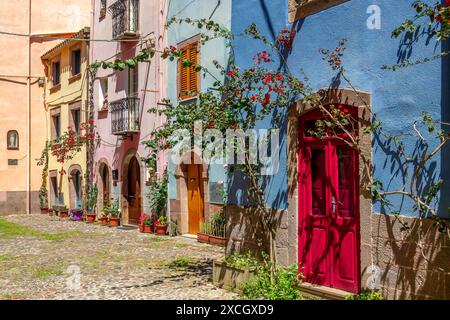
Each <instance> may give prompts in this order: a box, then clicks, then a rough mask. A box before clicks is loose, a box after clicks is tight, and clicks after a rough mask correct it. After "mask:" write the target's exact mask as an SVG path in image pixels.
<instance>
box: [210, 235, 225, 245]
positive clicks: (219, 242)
mask: <svg viewBox="0 0 450 320" xmlns="http://www.w3.org/2000/svg"><path fill="white" fill-rule="evenodd" d="M225 242H226V239H225V238H222V237H215V236H209V243H210V244H214V245H219V246H224V245H225Z"/></svg>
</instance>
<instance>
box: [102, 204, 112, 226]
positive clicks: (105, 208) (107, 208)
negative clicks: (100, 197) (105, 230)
mask: <svg viewBox="0 0 450 320" xmlns="http://www.w3.org/2000/svg"><path fill="white" fill-rule="evenodd" d="M109 211H110V204H109V202H108V203H105V205H104V206H103V209H102V212H101V214H100V222H101V224H102V225H106V223H107V222H108V219H109Z"/></svg>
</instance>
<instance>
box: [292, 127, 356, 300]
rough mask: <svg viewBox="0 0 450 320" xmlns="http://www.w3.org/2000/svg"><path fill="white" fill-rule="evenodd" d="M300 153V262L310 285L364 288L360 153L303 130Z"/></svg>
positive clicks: (344, 288) (352, 290)
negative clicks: (360, 216) (360, 208)
mask: <svg viewBox="0 0 450 320" xmlns="http://www.w3.org/2000/svg"><path fill="white" fill-rule="evenodd" d="M310 122H311V123H312V121H311V120H309V119H308V123H306V124H305V123H302V122H300V123H301V124H300V137H303V138H301V141H300V150H299V153H298V161H299V165H298V179H299V180H298V192H299V194H298V199H299V204H298V210H299V212H298V217H299V221H298V226H299V238H298V239H299V240H298V241H299V246H298V247H299V255H298V257H299V263H300V264H301V267H303V268H302V269H301V272H304V275H305V277H306V279H305V280H306V281H307V282H311V283H314V284H318V285H325V286H330V287H334V288H338V289H342V290H346V291H350V292H355V293H356V292H358V291H359V289H360V284H359V282H360V272H359V242H358V241H359V229H358V228H359V212H358V208H359V202H358V196H359V191H358V190H357V186H358V185H359V182H358V170H359V166H358V162H357V158H358V156H357V153H356V151H354V150H353V149H352V148H350V147H349V146H347V145H345V144H342V141H339V140H338V139H336V140H333V139H318V138H317V139H316V138H314V137H313V136H311V135H308V134H306V133H305V132H303V131H302V130H304V129H305V128H309V126H311V123H310Z"/></svg>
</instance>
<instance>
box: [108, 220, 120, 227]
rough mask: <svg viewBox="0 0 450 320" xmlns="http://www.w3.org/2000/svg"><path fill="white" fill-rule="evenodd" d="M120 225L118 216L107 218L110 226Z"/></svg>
mask: <svg viewBox="0 0 450 320" xmlns="http://www.w3.org/2000/svg"><path fill="white" fill-rule="evenodd" d="M119 225H120V219H119V218H109V226H110V227H117V226H119Z"/></svg>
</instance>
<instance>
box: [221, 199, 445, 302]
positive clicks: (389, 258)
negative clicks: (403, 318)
mask: <svg viewBox="0 0 450 320" xmlns="http://www.w3.org/2000/svg"><path fill="white" fill-rule="evenodd" d="M255 210H256V209H255V208H248V207H239V206H234V205H230V206H227V208H226V214H227V244H226V254H227V255H230V254H233V253H236V252H237V253H239V252H240V253H243V252H248V251H249V252H252V253H259V252H260V251H261V250H265V248H266V245H267V240H266V237H265V235H264V234H263V233H262V232H261V227H260V224H259V223H258V221H257V219H255V217H256V216H255ZM273 214H274V215H277V217H278V221H279V223H278V233H277V237H276V248H277V258H278V262H279V263H280V264H282V265H287V264H291V263H297V259H298V258H297V257H298V244H297V241H298V238H297V230H296V228H297V227H296V226H297V218H296V217H295V216H294V215H291V216H289V212H288V211H287V210H273ZM364 214H367V213H362V214H361V215H364ZM361 221H362V223H364V224H362V225H361V235H362V239H368V240H365V242H361V252H360V258H361V284H362V289H363V290H364V289H368V288H375V289H378V290H381V292H382V293H383V295H384V297H385V298H387V299H450V240H449V239H448V237H447V236H445V235H443V234H440V233H439V232H438V230H437V227H436V225H435V223H434V222H433V221H431V220H422V222H421V224H422V227H421V228H419V225H420V221H419V220H418V219H415V218H408V217H393V216H387V215H380V214H371V217H370V219H368V217H367V216H366V218H365V219H361ZM400 222H402V223H408V226H409V227H410V230H409V231H401V227H402V224H401V223H400ZM449 226H450V223H449ZM419 229H420V230H422V231H421V232H420V235H421V239H419V236H418V234H419V231H418V230H419ZM368 235H370V236H368ZM419 240H421V241H422V243H423V245H421V246H420V245H419V244H418V243H419Z"/></svg>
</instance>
